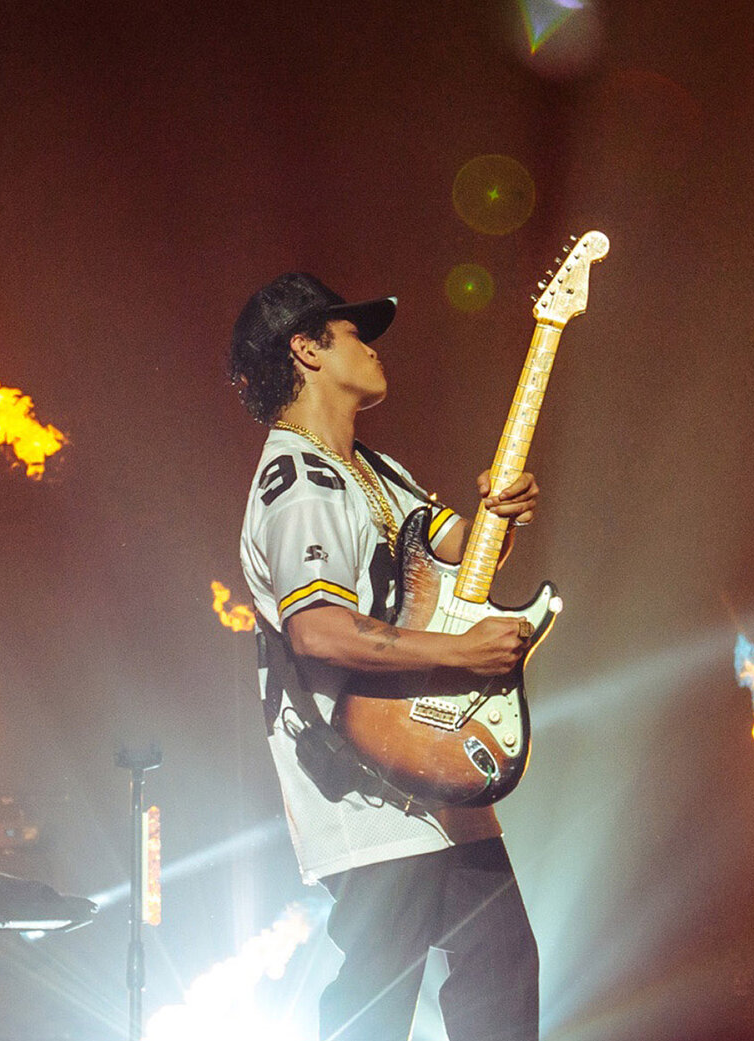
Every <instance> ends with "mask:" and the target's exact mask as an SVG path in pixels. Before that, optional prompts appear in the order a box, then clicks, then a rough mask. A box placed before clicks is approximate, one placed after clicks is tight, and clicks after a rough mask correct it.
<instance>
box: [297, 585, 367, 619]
mask: <svg viewBox="0 0 754 1041" xmlns="http://www.w3.org/2000/svg"><path fill="white" fill-rule="evenodd" d="M319 592H323V593H334V594H335V596H340V597H342V598H343V599H344V600H348V601H350V602H351V603H352V604H358V602H359V598H358V596H357V595H356V593H353V592H351V590H350V589H346V588H345V586H339V585H336V584H335V582H326V581H325V580H324V579H323V578H317V579H315V580H314V582H310V583H309V585H308V586H301V588H300V589H294V590H293V592H292V593H289V594H288V596H286V597H283V599H282V600H281V601H280V603H279V604H278V614H282V613H283V612H284V611H287V610H288V608H289V607H291V606H292V605H293V604H296V603H298V601H299V600H304V599H306V597H307V596H311V595H312V593H319Z"/></svg>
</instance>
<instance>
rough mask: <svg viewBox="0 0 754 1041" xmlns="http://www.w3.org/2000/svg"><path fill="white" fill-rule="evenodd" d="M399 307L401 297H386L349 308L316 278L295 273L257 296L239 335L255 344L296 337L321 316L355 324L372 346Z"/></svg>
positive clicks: (244, 313) (239, 327)
mask: <svg viewBox="0 0 754 1041" xmlns="http://www.w3.org/2000/svg"><path fill="white" fill-rule="evenodd" d="M397 303H398V299H397V297H394V296H386V297H382V298H380V299H377V300H364V301H362V302H360V303H355V304H349V303H347V302H346V301H345V300H344V299H343V297H342V296H339V295H338V294H337V293H335V292H334V291H333V290H332V289H329V288H328V287H327V286H326V285H323V284H322V282H320V280H319V279H318V278H315V277H314V275H307V274H305V273H304V272H300V271H294V272H289V273H288V274H286V275H280V276H279V277H278V278H276V279H275V280H274V281H273V282H270V284H269V285H267V286H264V288H262V289H260V290H258V291H257V292H256V293H254V295H253V296H252V297H251V298H250V299H249V300H248V302H247V304H246V306H245V307H244V309H243V311H241V314H240V315H239V316H238V321H237V322H236V327H235V331H236V333H241V335H242V336H243V338H244V339H248V340H250V341H251V342H252V343H253V342H255V341H261V340H270V339H271V338H272V337H277V336H293V334H294V333H295V332H296V331H297V330H298V329H299V328H300V327H301V326H302V325H304V324H306V323H307V322H309V321H310V320H312V319H315V318H317V317H319V316H320V315H321V316H322V317H324V318H325V319H327V320H333V321H336V320H337V319H347V320H349V321H351V322H353V324H354V325H355V326H356V328H357V329H358V330H359V336H360V337H361V339H362V340H363V341H364V343H371V342H372V341H373V340H376V339H377V337H378V336H382V334H383V333H384V332H385V330H386V329H387V328H388V326H389V325H390V323H391V322H392V321H393V318H394V317H395V308H396V304H397Z"/></svg>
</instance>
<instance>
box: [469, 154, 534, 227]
mask: <svg viewBox="0 0 754 1041" xmlns="http://www.w3.org/2000/svg"><path fill="white" fill-rule="evenodd" d="M534 198H535V192H534V181H533V180H532V179H531V175H530V174H529V171H528V170H527V169H526V168H525V167H523V166H522V165H521V163H519V162H518V161H517V160H516V159H513V158H512V157H511V156H509V155H478V156H476V157H475V158H474V159H470V160H469V162H468V163H466V164H465V166H463V167H462V168H461V169H460V170H459V171H458V174H457V175H456V179H455V181H454V182H453V206H454V207H455V211H456V213H457V214H458V216H459V217H460V218H461V220H462V221H464V222H465V223H466V224H468V225H469V227H470V228H473V229H474V231H481V232H483V233H484V234H485V235H508V234H510V232H512V231H515V230H516V229H517V228H520V227H521V225H522V224H525V223H526V221H527V220H528V219H529V217H530V216H531V212H532V210H533V209H534Z"/></svg>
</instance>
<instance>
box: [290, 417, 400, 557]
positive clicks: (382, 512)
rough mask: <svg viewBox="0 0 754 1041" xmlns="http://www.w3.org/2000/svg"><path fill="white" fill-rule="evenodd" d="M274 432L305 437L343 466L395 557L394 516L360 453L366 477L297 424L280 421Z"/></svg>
mask: <svg viewBox="0 0 754 1041" xmlns="http://www.w3.org/2000/svg"><path fill="white" fill-rule="evenodd" d="M275 430H291V431H293V433H294V434H300V435H301V437H305V438H306V440H307V441H311V443H312V444H313V445H314V446H315V447H316V448H319V450H320V451H321V452H324V454H325V455H326V456H329V458H330V459H334V460H335V461H336V462H338V463H340V464H341V466H345V468H346V470H348V472H349V473H350V475H351V476H352V477H353V479H354V480H355V481H356V483H357V484H358V486H359V488H361V490H362V491H363V492H364V495H365V496H366V499H367V502H368V503H369V512H370V513H371V514H372V517H373V518H374V519H375V521H377V522H378V524H379V523H380V522H381V524H382V527H383V529H384V531H385V538H386V540H387V545H388V549H389V550H390V554H391V556H395V544H396V542H397V541H398V525H397V523H396V520H395V515H394V514H393V511H392V509H391V508H390V503H389V502H388V501H387V497H386V496H385V494H384V493H383V491H382V488H381V487H380V483H379V479H378V477H377V474H376V473H375V472H374V470H373V469H372V467H371V466H370V465H369V463H368V462H367V461H366V459H365V458H364V456H363V455H361V453H357V454H358V456H359V461H360V463H361V465H362V466H363V468H364V470H365V471H366V474H367V477H364V474H362V473H361V471H360V470H359V469H358V468H357V467H355V466H354V465H353V463H350V462H349V461H348V460H347V459H344V458H343V456H342V455H340V454H339V453H338V452H336V451H335V450H334V449H333V448H330V446H329V445H326V444H325V442H324V441H323V440H322V438H321V437H318V436H317V434H315V433H314V432H313V431H311V430H309V429H307V427H302V426H299V425H298V423H286V422H285V421H284V420H282V419H281V420H278V422H277V423H276V424H275ZM367 478H368V480H367Z"/></svg>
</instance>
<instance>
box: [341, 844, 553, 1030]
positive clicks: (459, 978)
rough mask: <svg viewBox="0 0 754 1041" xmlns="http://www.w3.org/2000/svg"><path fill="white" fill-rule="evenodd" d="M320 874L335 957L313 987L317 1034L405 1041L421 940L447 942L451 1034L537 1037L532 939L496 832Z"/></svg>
mask: <svg viewBox="0 0 754 1041" xmlns="http://www.w3.org/2000/svg"><path fill="white" fill-rule="evenodd" d="M323 881H324V883H325V885H326V886H327V888H328V889H329V890H330V892H331V893H332V895H333V896H334V897H335V899H336V901H337V902H336V904H335V906H334V907H333V909H332V911H331V912H330V920H329V922H328V926H327V928H328V932H329V933H330V936H331V937H332V939H333V941H334V942H335V943H336V944H337V946H338V947H339V948H340V949H341V950H342V951H343V953H344V954H345V961H344V963H343V965H342V967H341V970H340V973H339V974H338V977H337V979H335V980H334V981H333V983H331V984H330V985H329V986H328V987H327V988H326V989H325V991H324V993H323V995H322V1000H321V1004H320V1038H321V1041H331V1039H332V1041H407V1038H408V1036H409V1033H410V1031H411V1023H412V1019H413V1015H414V1008H415V1006H416V998H417V995H418V992H419V986H420V984H421V979H422V973H423V971H424V963H425V960H426V957H427V950H428V948H429V947H430V946H433V947H440V948H442V949H443V950H445V951H447V957H448V965H449V968H450V974H449V976H448V978H447V980H446V981H445V983H444V984H443V986H442V988H441V990H440V1007H441V1009H442V1013H443V1018H444V1021H445V1029H446V1030H447V1033H448V1037H449V1038H450V1041H537V1039H538V1037H539V1023H538V1021H539V990H538V975H539V963H538V957H537V946H536V943H535V940H534V936H533V935H532V931H531V927H530V926H529V920H528V918H527V916H526V911H525V909H524V905H523V902H522V900H521V894H520V893H519V890H518V885H517V884H516V879H515V876H514V874H513V869H512V867H511V864H510V861H509V859H508V854H507V853H506V851H505V846H504V845H503V841H502V839H485V840H484V841H482V842H473V843H468V844H466V845H462V846H453V847H451V848H450V849H445V850H441V851H439V852H437V853H424V854H422V855H421V856H417V857H408V858H406V859H404V860H392V861H385V862H384V863H381V864H369V865H367V866H366V867H362V868H354V869H353V870H351V871H346V872H344V873H343V874H339V875H331V876H330V877H329V878H326V879H323Z"/></svg>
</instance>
